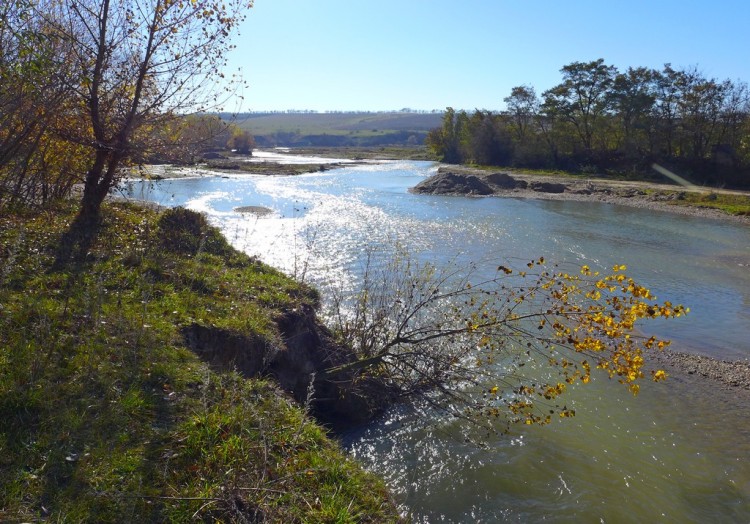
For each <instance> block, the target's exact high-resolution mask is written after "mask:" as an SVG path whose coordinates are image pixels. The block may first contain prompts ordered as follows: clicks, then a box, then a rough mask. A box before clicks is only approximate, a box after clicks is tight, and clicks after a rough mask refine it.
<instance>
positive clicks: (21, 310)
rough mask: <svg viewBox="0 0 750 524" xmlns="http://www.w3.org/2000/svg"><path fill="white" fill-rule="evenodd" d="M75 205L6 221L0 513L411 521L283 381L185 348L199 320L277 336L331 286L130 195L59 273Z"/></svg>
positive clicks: (106, 518) (0, 310)
mask: <svg viewBox="0 0 750 524" xmlns="http://www.w3.org/2000/svg"><path fill="white" fill-rule="evenodd" d="M73 212H74V209H73V208H72V207H70V206H63V207H61V208H59V209H56V210H54V211H48V212H28V211H21V212H17V213H13V214H8V213H4V214H3V216H2V218H0V348H1V349H0V419H1V420H2V421H3V423H2V425H0V521H37V520H50V521H61V522H80V521H87V522H187V521H195V520H206V521H222V522H239V521H243V519H246V520H244V521H250V522H368V521H369V522H384V521H385V522H388V521H397V520H398V516H397V512H396V510H395V508H394V506H393V505H392V503H391V502H390V501H389V497H388V494H387V492H386V490H385V488H384V486H383V484H382V482H380V481H379V480H378V479H376V478H374V477H373V476H371V475H369V474H367V473H365V472H363V471H362V470H361V469H359V467H358V466H357V465H356V464H355V463H353V462H352V461H350V460H349V459H347V458H346V457H345V456H344V455H343V454H342V452H341V450H340V449H339V448H338V447H337V445H336V444H335V443H333V442H332V441H330V440H329V439H328V438H327V437H326V435H325V434H324V432H323V430H322V429H321V428H320V427H319V426H317V425H316V424H315V423H314V422H313V421H311V420H310V419H308V418H307V416H306V415H305V414H304V411H303V410H302V409H301V408H300V407H298V406H297V405H295V404H294V403H293V402H292V401H290V400H289V399H288V397H287V396H286V395H285V394H283V393H281V392H280V391H279V390H278V388H277V387H276V386H275V385H274V384H272V383H270V382H268V381H265V380H260V379H246V378H243V377H241V376H239V375H237V374H236V373H233V372H232V373H230V372H227V373H219V372H215V371H212V370H211V369H209V368H208V367H207V366H206V364H204V363H203V362H202V361H200V360H199V359H198V358H197V357H196V355H195V354H194V353H193V352H191V351H190V350H189V349H187V348H186V347H185V342H184V340H183V337H182V335H181V329H182V328H183V327H184V326H188V325H191V324H194V323H197V324H201V325H206V326H214V327H220V328H222V329H225V330H228V331H230V332H237V333H242V334H244V335H246V336H249V337H253V338H255V339H258V340H261V341H265V343H268V344H275V343H277V342H278V339H279V333H278V331H277V327H276V322H275V319H276V318H277V317H278V316H279V315H282V314H283V312H284V311H286V310H289V309H293V308H296V307H299V306H301V305H303V304H308V305H312V306H314V305H316V304H317V302H318V297H317V294H316V292H315V291H314V290H312V289H310V288H308V287H306V286H303V285H300V284H298V283H296V282H294V281H292V280H291V279H289V278H287V277H285V276H284V275H282V274H280V273H279V272H278V271H276V270H274V269H272V268H269V267H267V266H265V265H263V264H261V263H259V262H257V261H255V260H253V259H251V258H249V257H247V256H245V255H244V254H241V253H238V252H236V251H235V250H234V249H232V248H231V247H230V246H229V245H228V244H227V243H226V241H225V240H224V238H223V237H221V235H220V234H219V233H218V231H217V230H215V229H213V228H210V227H208V226H207V225H206V223H205V220H204V219H203V218H202V217H200V216H199V215H196V214H194V213H190V212H183V211H176V212H168V213H166V214H162V215H159V214H158V213H156V212H154V211H148V210H145V209H142V208H138V207H134V206H130V205H126V204H110V205H109V206H107V207H106V209H105V212H104V221H103V227H102V231H101V234H100V235H99V237H98V240H97V243H96V244H95V245H94V246H93V248H92V250H91V252H90V253H89V255H88V257H87V258H86V261H85V262H84V263H82V264H80V265H78V266H76V267H71V268H69V269H67V270H63V271H55V270H52V262H53V260H54V253H55V249H56V247H57V241H58V239H59V238H60V235H61V234H62V232H63V231H64V230H65V227H66V225H67V224H68V223H69V222H70V221H71V220H72V216H73Z"/></svg>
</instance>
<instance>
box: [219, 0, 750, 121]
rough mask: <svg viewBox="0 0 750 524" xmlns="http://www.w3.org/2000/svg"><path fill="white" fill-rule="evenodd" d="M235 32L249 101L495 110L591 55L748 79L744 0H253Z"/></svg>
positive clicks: (749, 11) (247, 106)
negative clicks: (519, 89) (516, 91)
mask: <svg viewBox="0 0 750 524" xmlns="http://www.w3.org/2000/svg"><path fill="white" fill-rule="evenodd" d="M234 43H235V44H236V45H237V49H235V50H234V51H232V52H231V54H230V55H229V63H230V68H231V69H236V68H238V67H240V68H241V69H242V74H243V77H244V78H245V80H246V81H247V82H248V83H249V87H248V88H247V89H245V90H244V91H243V94H244V97H245V101H244V103H243V105H242V110H244V111H249V110H253V111H260V110H284V109H312V110H320V111H324V110H392V109H396V110H397V109H401V108H405V107H409V108H413V109H427V110H429V109H444V108H445V107H447V106H452V107H455V108H457V109H473V108H480V109H502V108H503V107H504V104H503V102H502V100H503V98H504V97H506V96H508V94H509V93H510V90H511V88H512V87H513V86H517V85H522V84H527V85H532V86H534V87H535V88H536V90H537V92H538V93H540V94H541V92H542V91H544V90H545V89H548V88H550V87H552V86H554V85H555V84H557V83H559V82H560V80H561V77H560V73H559V70H560V68H561V67H562V66H563V65H565V64H569V63H571V62H575V61H590V60H596V59H597V58H604V60H605V61H606V62H607V63H608V64H612V65H615V66H617V67H618V68H620V69H621V70H624V69H626V68H627V67H629V66H634V67H635V66H647V67H654V68H661V67H662V66H663V65H664V64H665V63H667V62H669V63H671V64H672V65H673V66H675V67H691V66H698V67H699V69H700V70H701V71H702V72H703V73H704V74H705V75H706V76H708V77H715V78H718V79H720V80H723V79H726V78H730V79H732V80H742V81H749V82H750V0H713V1H712V2H709V1H694V0H679V1H678V0H661V1H659V0H652V1H644V0H632V1H627V2H626V1H620V2H615V1H606V0H598V1H595V0H569V1H567V2H565V1H561V0H512V1H511V0H463V1H460V0H454V1H452V2H449V1H445V0H379V1H377V2H376V1H372V0H315V1H313V0H255V7H253V9H251V10H250V11H249V13H248V16H247V19H246V21H245V22H244V23H243V24H242V28H241V35H240V36H239V37H236V38H235V40H234Z"/></svg>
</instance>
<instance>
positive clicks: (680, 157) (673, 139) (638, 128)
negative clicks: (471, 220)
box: [427, 59, 750, 187]
mask: <svg viewBox="0 0 750 524" xmlns="http://www.w3.org/2000/svg"><path fill="white" fill-rule="evenodd" d="M560 73H561V75H562V81H561V82H560V83H559V84H558V85H556V86H554V87H552V88H550V89H548V90H546V91H544V92H543V93H542V94H541V96H538V95H537V94H536V91H535V89H534V88H533V87H532V86H528V85H521V86H517V87H514V88H513V89H512V90H511V93H510V95H508V96H507V97H505V98H504V102H505V104H506V110H505V111H502V112H496V113H493V112H491V111H479V110H477V111H474V112H473V113H471V114H468V113H466V112H465V111H456V110H454V109H453V108H448V109H447V110H446V111H445V114H444V117H443V125H442V127H440V128H436V129H433V130H432V131H431V132H430V135H429V136H428V139H427V145H428V146H429V147H430V149H431V150H432V151H433V152H434V153H435V154H436V156H437V157H438V158H440V159H441V160H442V161H444V162H449V163H478V164H494V165H506V166H517V167H527V168H558V169H567V170H571V171H579V172H596V173H600V174H617V175H633V176H638V177H643V176H648V175H650V174H653V172H652V171H651V168H650V166H651V165H652V164H653V163H659V164H662V165H667V166H670V167H671V168H672V169H673V170H675V171H678V172H680V173H681V174H682V175H683V176H685V178H688V179H691V180H692V181H693V182H696V183H700V184H709V185H731V186H735V187H748V186H750V140H748V137H749V136H750V91H748V86H747V84H746V83H744V82H740V81H731V80H717V79H715V78H709V77H706V76H705V75H704V74H703V73H701V72H700V71H699V70H698V69H697V68H695V67H691V68H683V69H676V68H673V67H672V66H671V65H670V64H666V65H665V66H664V67H663V68H662V69H661V70H656V69H650V68H646V67H629V68H628V69H627V70H625V71H619V70H618V69H617V68H616V67H614V66H611V65H607V64H606V63H605V62H604V60H603V59H598V60H595V61H591V62H573V63H571V64H568V65H565V66H563V67H562V68H561V69H560ZM488 129H494V136H495V137H496V138H495V139H494V140H488V139H487V130H488Z"/></svg>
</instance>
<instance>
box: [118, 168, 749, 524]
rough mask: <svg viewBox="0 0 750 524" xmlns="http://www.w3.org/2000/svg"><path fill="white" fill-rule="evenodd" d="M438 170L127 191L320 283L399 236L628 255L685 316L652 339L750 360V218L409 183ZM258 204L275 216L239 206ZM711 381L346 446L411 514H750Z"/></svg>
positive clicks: (742, 454)
mask: <svg viewBox="0 0 750 524" xmlns="http://www.w3.org/2000/svg"><path fill="white" fill-rule="evenodd" d="M434 169H435V166H434V165H433V164H431V163H427V162H387V163H380V164H372V165H364V166H363V165H357V166H350V167H346V168H343V169H337V170H332V171H329V172H325V173H314V174H309V175H302V176H298V177H264V176H254V175H231V176H227V177H203V178H191V179H179V180H169V179H168V180H163V181H160V182H158V183H143V182H136V181H132V182H129V183H128V184H127V186H126V187H125V190H126V191H129V192H130V193H131V194H132V195H134V196H136V197H139V198H147V199H149V200H153V201H156V202H158V203H161V204H164V205H170V206H171V205H184V206H187V207H190V208H193V209H196V210H200V211H204V212H206V213H207V214H208V216H209V217H210V219H211V220H212V221H213V222H214V223H215V224H217V225H218V226H219V227H221V228H222V230H223V231H224V232H225V234H226V235H227V237H228V238H229V239H230V241H231V242H232V243H233V244H234V245H235V246H237V247H239V248H241V249H243V250H245V251H247V252H249V253H251V254H256V255H258V256H260V257H261V258H262V259H263V260H265V261H266V262H268V263H270V264H272V265H275V266H277V267H280V268H282V269H284V270H285V271H287V272H289V273H292V274H296V275H297V276H298V277H304V278H305V279H307V280H309V281H312V282H314V283H316V284H317V285H320V286H322V287H325V285H326V283H327V282H330V281H331V280H336V281H343V282H346V283H347V284H348V285H349V286H354V285H355V281H356V278H357V271H358V269H359V268H361V263H362V258H363V251H365V250H366V249H367V248H368V247H371V246H377V247H379V248H380V249H382V250H387V249H389V246H393V245H394V244H396V243H401V244H402V245H405V246H408V248H409V250H410V251H411V252H412V253H414V254H415V255H418V256H420V257H422V258H424V259H429V260H432V261H433V262H435V263H437V264H442V263H445V262H447V261H450V260H454V259H455V258H456V257H458V258H459V260H483V259H486V258H491V257H495V258H497V257H506V258H511V259H515V260H519V261H520V260H529V259H532V258H536V257H539V256H542V255H543V256H544V257H545V258H546V259H547V260H555V261H560V262H570V263H575V264H584V263H585V264H588V265H589V266H591V267H592V268H594V267H601V268H607V267H610V266H611V265H613V264H615V263H618V264H622V263H624V264H627V265H628V266H629V271H628V273H629V274H630V275H632V276H633V277H634V278H636V280H637V281H639V282H640V283H643V284H645V285H647V286H648V287H650V288H651V289H652V291H654V292H655V293H656V294H657V295H658V296H659V298H660V299H662V300H671V301H672V302H675V303H683V304H686V305H688V306H690V308H691V310H692V313H691V314H690V315H689V316H688V317H686V318H684V319H677V320H675V321H668V322H655V323H650V324H648V326H647V329H648V331H652V332H655V333H656V334H659V335H661V336H665V337H667V338H671V339H673V340H674V345H675V347H676V348H678V349H681V350H687V351H694V352H699V353H705V354H709V355H712V356H715V357H719V358H732V359H738V358H748V356H750V337H748V336H747V334H748V333H749V332H750V231H749V230H748V228H746V227H743V226H740V225H736V224H733V223H726V222H721V221H713V220H706V219H698V218H693V217H688V216H682V215H673V214H668V213H658V212H652V211H645V210H640V209H631V208H624V207H618V206H611V205H605V204H597V203H581V202H560V201H529V200H520V199H494V198H456V197H451V198H448V197H437V196H417V195H411V194H409V193H408V192H407V191H406V189H407V188H408V187H411V186H413V185H415V184H416V183H417V182H418V181H419V180H421V179H422V178H423V177H425V176H427V175H429V174H430V173H431V172H432V171H433V170H434ZM167 174H168V172H167ZM247 205H254V206H264V207H268V208H270V209H272V210H273V214H272V215H270V216H268V217H263V218H260V217H255V216H253V215H247V214H242V213H238V212H236V211H234V209H235V208H237V207H240V206H247ZM711 388H712V386H710V385H707V384H706V383H705V382H704V381H701V380H700V379H699V378H698V377H690V376H688V377H673V378H672V380H670V381H668V382H667V383H665V384H658V385H652V386H650V387H645V386H644V387H643V388H642V392H641V395H639V397H637V398H633V397H632V396H630V394H629V393H627V392H626V391H625V390H624V389H623V388H619V387H617V385H616V384H612V383H610V382H609V381H608V380H606V379H599V380H595V381H594V383H593V384H592V385H591V386H590V387H586V388H579V389H577V390H576V391H574V392H573V395H572V397H571V398H570V399H569V402H570V403H572V404H573V405H575V407H576V410H577V416H576V417H575V418H574V419H572V420H566V421H565V422H563V423H555V424H553V425H552V426H551V427H547V428H526V427H524V428H515V430H514V431H515V433H514V434H512V435H502V436H489V437H487V436H485V435H475V434H473V433H472V430H471V429H470V428H466V427H465V426H464V425H462V424H459V422H457V421H455V420H443V419H440V418H435V417H433V416H431V415H430V414H429V413H424V412H422V411H420V410H419V409H417V408H416V407H413V406H412V407H409V408H407V407H401V408H398V409H394V410H393V411H391V412H390V413H388V414H387V415H386V416H385V417H384V418H383V420H381V421H379V422H378V423H376V424H373V425H372V426H371V427H368V428H363V429H361V430H359V431H356V432H352V433H351V434H349V435H347V437H346V442H345V443H346V445H347V446H348V447H349V449H351V452H352V454H353V455H354V456H356V457H357V458H358V459H359V460H361V461H362V462H363V463H364V464H365V465H367V466H368V467H370V468H372V469H374V470H376V471H378V472H379V473H381V474H382V475H383V476H384V477H385V478H386V479H387V480H388V482H389V483H390V485H391V486H392V487H393V489H394V490H395V491H396V492H397V493H398V494H399V495H400V496H401V498H402V500H403V501H404V503H405V504H406V506H407V507H408V508H410V509H411V511H412V512H413V515H412V517H413V519H414V520H415V521H417V522H496V521H498V520H507V521H511V522H513V521H517V522H527V521H538V520H545V519H546V520H554V521H583V522H592V521H604V522H640V521H663V522H682V521H714V522H718V521H743V522H746V521H750V464H749V463H748V462H747V461H746V457H748V456H750V417H748V415H750V412H749V410H748V405H747V403H746V402H743V401H742V400H741V399H740V398H738V397H736V396H733V395H731V394H726V393H723V392H721V391H718V392H714V391H710V390H711ZM467 439H468V440H474V439H480V440H485V441H486V444H487V445H486V447H484V448H481V447H477V446H475V445H473V444H469V443H467Z"/></svg>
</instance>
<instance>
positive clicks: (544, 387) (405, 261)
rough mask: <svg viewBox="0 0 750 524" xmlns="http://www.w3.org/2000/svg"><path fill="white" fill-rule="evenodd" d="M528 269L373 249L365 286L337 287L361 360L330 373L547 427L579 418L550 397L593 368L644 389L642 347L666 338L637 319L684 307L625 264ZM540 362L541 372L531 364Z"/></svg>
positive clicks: (337, 307) (347, 340) (537, 263)
mask: <svg viewBox="0 0 750 524" xmlns="http://www.w3.org/2000/svg"><path fill="white" fill-rule="evenodd" d="M527 266H528V267H526V268H524V271H519V270H516V269H511V268H510V267H508V266H507V265H503V264H500V265H497V264H496V263H494V264H493V263H491V262H487V263H484V264H473V263H472V264H468V265H466V264H458V263H455V264H449V265H448V266H446V267H444V268H437V267H435V266H433V265H431V264H429V263H427V264H420V263H416V262H414V261H413V260H411V259H410V258H409V257H408V256H404V255H396V256H395V257H394V258H393V259H391V260H390V261H386V262H384V261H382V260H378V259H376V258H374V257H373V256H372V255H370V256H369V257H368V258H367V261H366V262H365V264H364V271H363V276H362V285H361V291H359V292H357V293H354V294H348V293H341V292H339V293H336V294H334V296H335V298H334V300H333V301H332V308H331V312H330V314H329V319H330V322H331V324H332V325H333V327H334V331H335V332H336V333H337V334H338V336H339V338H340V341H341V342H342V343H343V344H345V345H346V346H348V347H349V348H351V349H352V350H353V351H354V352H355V353H356V354H357V356H358V359H357V360H355V361H353V362H351V363H348V364H345V365H343V366H339V367H337V368H334V369H331V370H329V371H328V374H329V375H330V376H335V375H337V374H340V373H342V372H349V373H351V372H354V373H359V374H360V375H361V376H364V377H366V376H374V377H377V378H378V379H380V380H381V381H383V382H384V383H385V384H387V386H388V389H389V391H391V392H396V395H400V396H403V397H413V396H415V395H419V396H421V397H422V398H424V399H426V400H428V401H430V402H432V403H433V404H434V405H436V406H438V407H440V408H444V409H448V410H450V411H451V412H452V413H453V414H455V415H458V416H477V415H478V416H479V417H480V419H486V416H487V415H490V416H493V417H494V416H500V415H501V414H503V413H504V414H506V415H508V414H509V415H510V420H517V421H523V422H526V423H542V424H544V423H547V422H549V420H550V416H551V414H554V413H557V414H558V415H559V416H562V417H567V416H572V415H573V414H574V413H572V411H571V410H569V409H568V408H567V407H565V405H564V404H555V402H554V401H555V399H556V398H557V397H559V396H560V395H561V394H562V393H563V392H564V391H565V389H566V387H567V385H569V384H574V383H588V382H589V378H590V376H591V371H592V368H594V367H597V368H600V369H602V370H604V372H605V373H607V374H608V375H609V376H610V378H612V377H616V378H617V379H618V380H619V382H621V383H622V384H625V385H626V386H627V387H628V388H630V390H631V391H632V392H633V393H637V392H638V388H639V385H638V380H639V379H641V378H643V377H644V371H643V369H644V351H645V350H647V349H650V348H654V347H659V348H661V347H664V346H665V345H667V344H668V342H666V341H660V340H657V339H656V338H654V337H641V336H639V335H638V334H637V332H636V331H635V325H636V322H637V321H638V320H640V319H644V318H654V317H666V318H668V317H675V316H680V315H682V314H684V313H685V312H686V309H685V308H683V307H682V306H673V305H672V304H670V303H668V302H665V303H663V304H658V303H657V302H656V301H655V299H654V297H653V296H652V295H651V294H650V292H649V291H648V290H647V289H645V288H643V287H641V286H639V285H638V284H636V283H635V282H634V281H633V280H632V279H631V278H628V277H627V276H626V275H625V273H624V270H625V267H624V266H615V267H614V268H613V270H612V273H611V274H609V275H599V274H598V273H594V272H592V271H591V269H590V268H588V267H587V266H583V267H581V268H578V271H577V272H576V273H575V274H570V273H566V272H565V271H562V270H560V269H559V268H556V267H547V265H546V264H545V262H544V260H543V259H539V260H534V261H529V262H528V263H527ZM534 361H537V362H538V363H539V364H540V365H542V366H545V368H546V370H545V373H544V375H540V374H537V376H536V377H534V376H533V375H530V374H528V373H525V372H524V370H528V369H529V368H531V367H533V366H532V365H531V364H532V363H533V362H534ZM524 366H528V367H524ZM522 368H523V369H522ZM663 377H664V373H663V372H662V371H656V372H654V374H653V378H654V379H655V380H660V379H661V378H663ZM542 407H543V408H544V409H541V408H542ZM472 418H475V419H476V417H472Z"/></svg>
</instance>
